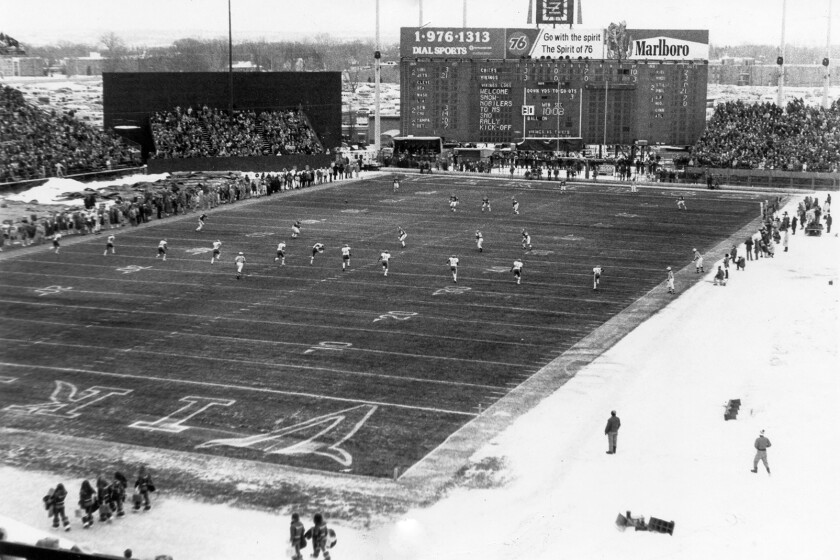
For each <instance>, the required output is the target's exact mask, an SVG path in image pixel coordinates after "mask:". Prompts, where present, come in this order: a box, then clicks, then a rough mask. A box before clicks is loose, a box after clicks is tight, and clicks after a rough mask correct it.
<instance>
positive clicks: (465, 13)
mask: <svg viewBox="0 0 840 560" xmlns="http://www.w3.org/2000/svg"><path fill="white" fill-rule="evenodd" d="M463 27H464V29H466V28H467V0H464V25H463Z"/></svg>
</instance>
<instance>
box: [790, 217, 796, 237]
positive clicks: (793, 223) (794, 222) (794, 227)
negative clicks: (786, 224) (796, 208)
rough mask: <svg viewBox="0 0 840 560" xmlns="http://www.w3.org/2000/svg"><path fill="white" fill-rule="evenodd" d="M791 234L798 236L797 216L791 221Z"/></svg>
mask: <svg viewBox="0 0 840 560" xmlns="http://www.w3.org/2000/svg"><path fill="white" fill-rule="evenodd" d="M790 227H791V230H792V231H791V234H793V235H796V216H794V217H793V218H792V219H791V220H790Z"/></svg>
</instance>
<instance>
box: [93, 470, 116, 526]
mask: <svg viewBox="0 0 840 560" xmlns="http://www.w3.org/2000/svg"><path fill="white" fill-rule="evenodd" d="M96 497H97V499H98V501H99V521H100V523H105V522H108V523H110V522H111V515H112V511H113V510H112V509H111V483H110V482H108V480H107V479H106V478H105V475H104V474H100V475H99V477H98V478H97V479H96Z"/></svg>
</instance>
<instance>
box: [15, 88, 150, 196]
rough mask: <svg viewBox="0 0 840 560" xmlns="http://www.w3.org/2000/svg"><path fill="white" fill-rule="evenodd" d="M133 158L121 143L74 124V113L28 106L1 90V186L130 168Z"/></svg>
mask: <svg viewBox="0 0 840 560" xmlns="http://www.w3.org/2000/svg"><path fill="white" fill-rule="evenodd" d="M135 156H136V154H135V152H134V150H132V149H131V148H129V147H128V146H127V145H126V144H125V143H124V142H123V141H122V140H121V139H120V138H118V137H117V136H115V135H111V134H107V133H105V132H101V131H98V130H96V129H95V128H93V127H91V126H89V125H88V124H86V123H83V122H81V121H78V120H76V118H75V117H74V115H73V113H72V112H71V113H59V112H57V111H56V110H52V111H50V112H45V111H42V110H41V109H39V108H37V107H34V106H32V105H29V104H28V103H27V102H26V101H25V100H24V97H23V93H21V92H20V91H19V90H16V89H13V88H10V87H7V86H2V87H0V183H5V182H15V181H24V180H27V179H37V178H42V177H45V176H46V174H47V170H49V171H52V172H53V173H54V174H55V176H57V177H62V176H64V175H65V174H75V173H83V172H89V171H96V170H101V169H106V168H107V167H108V163H107V162H109V161H110V162H111V165H112V166H113V164H114V162H118V163H119V164H122V165H131V164H133V163H134V162H135Z"/></svg>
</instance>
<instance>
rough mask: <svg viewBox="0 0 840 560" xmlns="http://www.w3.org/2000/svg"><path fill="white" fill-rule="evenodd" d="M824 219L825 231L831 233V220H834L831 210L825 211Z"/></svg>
mask: <svg viewBox="0 0 840 560" xmlns="http://www.w3.org/2000/svg"><path fill="white" fill-rule="evenodd" d="M823 219H824V220H825V232H826V233H831V222H832V218H831V212H826V213H825V218H823Z"/></svg>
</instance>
